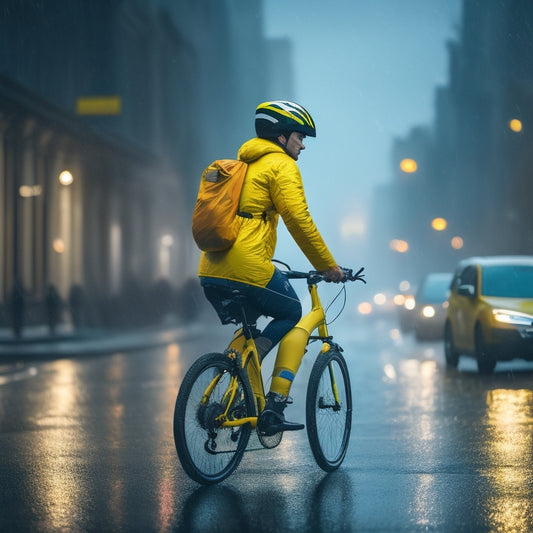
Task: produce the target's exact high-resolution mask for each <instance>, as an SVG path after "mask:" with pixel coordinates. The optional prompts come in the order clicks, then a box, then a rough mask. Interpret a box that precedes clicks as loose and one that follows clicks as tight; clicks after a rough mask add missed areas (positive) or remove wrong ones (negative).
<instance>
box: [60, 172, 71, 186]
mask: <svg viewBox="0 0 533 533" xmlns="http://www.w3.org/2000/svg"><path fill="white" fill-rule="evenodd" d="M73 181H74V177H73V176H72V173H71V172H69V171H68V170H63V172H61V174H59V183H61V185H65V186H66V185H71V184H72V182H73Z"/></svg>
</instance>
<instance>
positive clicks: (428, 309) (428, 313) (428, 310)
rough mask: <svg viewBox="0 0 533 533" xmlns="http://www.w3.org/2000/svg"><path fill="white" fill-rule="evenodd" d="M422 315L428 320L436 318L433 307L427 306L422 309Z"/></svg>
mask: <svg viewBox="0 0 533 533" xmlns="http://www.w3.org/2000/svg"><path fill="white" fill-rule="evenodd" d="M422 314H423V315H424V316H425V317H426V318H433V317H434V316H435V308H434V307H433V306H432V305H426V306H425V307H424V308H423V309H422Z"/></svg>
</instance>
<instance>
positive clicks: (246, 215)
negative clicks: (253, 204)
mask: <svg viewBox="0 0 533 533" xmlns="http://www.w3.org/2000/svg"><path fill="white" fill-rule="evenodd" d="M237 215H239V216H240V217H243V218H260V219H262V220H263V222H266V211H263V212H262V213H259V214H257V215H253V214H252V213H247V212H246V211H237Z"/></svg>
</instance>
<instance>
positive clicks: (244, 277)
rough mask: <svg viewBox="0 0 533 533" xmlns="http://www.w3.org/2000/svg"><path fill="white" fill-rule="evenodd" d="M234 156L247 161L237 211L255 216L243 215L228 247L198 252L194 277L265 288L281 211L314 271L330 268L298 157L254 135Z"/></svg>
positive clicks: (269, 276) (270, 267)
mask: <svg viewBox="0 0 533 533" xmlns="http://www.w3.org/2000/svg"><path fill="white" fill-rule="evenodd" d="M238 158H239V159H240V160H242V161H245V162H246V163H248V164H249V166H248V170H247V172H246V177H245V179H244V185H243V189H242V193H241V199H240V205H239V210H240V211H244V212H246V213H251V214H253V215H254V217H253V218H244V219H243V223H242V226H241V229H240V231H239V235H238V237H237V240H236V241H235V243H234V244H233V246H232V247H231V248H230V249H229V250H224V251H222V252H202V254H201V257H200V264H199V267H198V275H199V276H209V277H214V278H224V279H230V280H233V281H240V282H243V283H248V284H250V285H255V286H257V287H266V285H267V284H268V282H269V281H270V278H271V277H272V274H273V273H274V268H275V267H274V264H273V263H272V258H273V257H274V251H275V249H276V240H277V226H278V219H279V215H281V217H282V219H283V222H284V223H285V225H286V226H287V229H288V230H289V232H290V234H291V235H292V236H293V238H294V240H295V241H296V243H297V244H298V246H299V247H300V248H301V250H302V251H303V252H304V254H305V255H306V256H307V258H308V259H309V261H310V262H311V264H312V265H313V267H314V268H315V269H316V270H320V271H321V270H329V269H330V268H334V267H335V266H336V265H337V263H336V262H335V260H334V259H333V256H332V255H331V253H330V251H329V250H328V247H327V246H326V243H325V242H324V240H323V239H322V236H321V235H320V233H319V232H318V229H317V227H316V225H315V223H314V222H313V219H312V218H311V214H310V213H309V208H308V206H307V201H306V199H305V194H304V188H303V184H302V177H301V175H300V171H299V170H298V167H297V165H296V161H294V159H292V157H290V156H289V155H287V154H286V153H285V151H284V150H283V148H281V146H278V145H277V144H275V143H273V142H271V141H267V140H266V139H260V138H257V137H256V138H253V139H251V140H249V141H247V142H246V143H244V144H243V145H242V146H241V148H240V150H239V154H238Z"/></svg>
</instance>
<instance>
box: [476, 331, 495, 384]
mask: <svg viewBox="0 0 533 533" xmlns="http://www.w3.org/2000/svg"><path fill="white" fill-rule="evenodd" d="M475 343H476V359H477V369H478V371H479V373H480V374H483V375H488V374H492V372H493V371H494V367H495V366H496V361H495V359H493V358H492V357H491V355H490V353H489V351H488V349H487V344H486V342H485V339H484V338H483V330H482V329H481V325H480V324H478V325H477V326H476V331H475Z"/></svg>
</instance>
